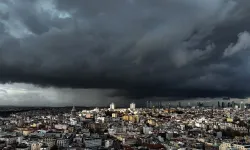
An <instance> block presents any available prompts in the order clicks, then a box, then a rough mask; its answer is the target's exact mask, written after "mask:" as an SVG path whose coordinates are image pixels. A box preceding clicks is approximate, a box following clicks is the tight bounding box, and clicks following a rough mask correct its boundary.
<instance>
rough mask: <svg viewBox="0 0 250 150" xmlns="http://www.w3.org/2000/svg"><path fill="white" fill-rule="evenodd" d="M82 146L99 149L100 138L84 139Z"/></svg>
mask: <svg viewBox="0 0 250 150" xmlns="http://www.w3.org/2000/svg"><path fill="white" fill-rule="evenodd" d="M84 144H85V147H86V148H94V147H100V146H101V145H102V139H101V138H86V139H84Z"/></svg>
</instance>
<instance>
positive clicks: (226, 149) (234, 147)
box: [219, 143, 250, 150]
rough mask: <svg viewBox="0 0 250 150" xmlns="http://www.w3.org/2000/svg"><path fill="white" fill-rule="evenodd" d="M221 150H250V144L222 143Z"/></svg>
mask: <svg viewBox="0 0 250 150" xmlns="http://www.w3.org/2000/svg"><path fill="white" fill-rule="evenodd" d="M219 150H250V145H240V144H231V143H222V144H221V145H220V147H219Z"/></svg>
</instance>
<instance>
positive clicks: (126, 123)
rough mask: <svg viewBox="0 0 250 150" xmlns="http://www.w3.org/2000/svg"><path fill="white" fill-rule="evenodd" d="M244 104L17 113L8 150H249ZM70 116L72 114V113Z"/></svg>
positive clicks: (1, 124)
mask: <svg viewBox="0 0 250 150" xmlns="http://www.w3.org/2000/svg"><path fill="white" fill-rule="evenodd" d="M248 107H249V106H248V105H247V104H245V103H243V102H240V103H235V102H233V101H232V102H231V101H229V102H227V101H223V102H219V101H218V104H217V106H214V105H212V106H204V104H203V103H201V102H198V103H197V105H195V106H191V105H190V104H188V105H187V106H182V103H181V102H179V103H178V105H171V103H169V104H168V105H165V106H163V105H162V103H161V102H157V105H152V102H151V101H147V103H146V106H145V108H137V107H136V104H135V103H131V104H130V106H129V107H128V108H116V106H115V104H114V103H111V104H110V107H109V108H94V109H91V108H86V109H81V110H80V109H78V107H75V106H73V108H72V109H71V110H69V111H68V109H61V108H47V109H37V110H35V109H34V110H26V111H23V112H17V113H12V114H10V115H9V116H8V117H2V118H1V120H0V148H1V149H3V150H57V149H58V150H64V149H65V150H78V149H79V150H81V149H82V150H92V149H93V150H95V149H96V150H97V149H103V150H105V149H107V150H112V149H113V150H120V149H121V150H122V149H124V150H136V149H138V150H139V149H141V150H172V149H173V150H181V149H183V150H184V149H187V150H188V149H201V150H202V149H203V150H204V149H205V150H229V149H235V150H247V149H250V138H249V129H250V120H249V117H250V111H249V109H248ZM67 111H68V112H67Z"/></svg>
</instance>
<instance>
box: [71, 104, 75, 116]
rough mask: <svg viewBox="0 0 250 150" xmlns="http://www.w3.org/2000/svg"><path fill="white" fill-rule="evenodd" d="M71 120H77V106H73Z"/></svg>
mask: <svg viewBox="0 0 250 150" xmlns="http://www.w3.org/2000/svg"><path fill="white" fill-rule="evenodd" d="M70 117H71V118H76V108H75V106H73V108H72V110H71V116H70Z"/></svg>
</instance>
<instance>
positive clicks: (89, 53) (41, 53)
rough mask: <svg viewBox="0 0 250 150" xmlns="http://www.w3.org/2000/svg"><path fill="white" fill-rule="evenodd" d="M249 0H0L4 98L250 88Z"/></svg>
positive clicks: (50, 101) (204, 93) (45, 101)
mask: <svg viewBox="0 0 250 150" xmlns="http://www.w3.org/2000/svg"><path fill="white" fill-rule="evenodd" d="M249 83H250V2H249V0H202V1H201V0H157V1H152V0H123V1H117V0H106V1H99V0H1V1H0V101H1V104H4V105H72V104H75V105H108V103H110V102H111V101H115V102H116V103H119V104H121V105H122V104H126V103H128V102H131V101H136V102H137V103H145V100H148V99H152V100H154V99H157V98H161V99H164V100H165V99H166V100H173V99H174V100H176V99H182V100H183V99H202V98H206V99H207V98H220V97H224V96H227V97H233V98H237V99H246V98H248V97H249V96H250V84H249Z"/></svg>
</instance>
